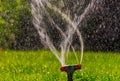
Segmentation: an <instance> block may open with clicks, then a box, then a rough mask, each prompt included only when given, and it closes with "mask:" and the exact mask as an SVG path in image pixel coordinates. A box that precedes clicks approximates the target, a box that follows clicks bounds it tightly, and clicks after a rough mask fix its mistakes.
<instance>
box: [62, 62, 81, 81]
mask: <svg viewBox="0 0 120 81" xmlns="http://www.w3.org/2000/svg"><path fill="white" fill-rule="evenodd" d="M78 69H81V64H76V65H66V66H62V67H61V68H60V70H61V71H65V72H67V75H68V81H73V79H72V76H73V73H74V71H76V70H78Z"/></svg>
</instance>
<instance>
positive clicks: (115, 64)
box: [0, 50, 120, 81]
mask: <svg viewBox="0 0 120 81" xmlns="http://www.w3.org/2000/svg"><path fill="white" fill-rule="evenodd" d="M71 59H72V58H71ZM71 61H72V60H71ZM60 67H61V64H60V63H59V61H58V60H57V59H56V58H55V56H54V55H53V54H52V53H51V52H50V51H45V50H36V51H15V50H0V81H67V76H66V73H64V72H61V71H60ZM119 69H120V53H114V52H113V53H112V52H85V53H84V58H83V63H82V69H81V70H79V71H76V72H75V73H74V81H120V71H119Z"/></svg>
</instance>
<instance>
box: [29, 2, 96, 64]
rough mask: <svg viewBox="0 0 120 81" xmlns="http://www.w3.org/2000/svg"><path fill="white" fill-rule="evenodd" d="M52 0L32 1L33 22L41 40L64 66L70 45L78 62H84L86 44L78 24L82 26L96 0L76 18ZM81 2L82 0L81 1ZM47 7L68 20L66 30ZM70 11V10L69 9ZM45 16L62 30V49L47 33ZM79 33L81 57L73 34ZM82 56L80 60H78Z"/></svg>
mask: <svg viewBox="0 0 120 81" xmlns="http://www.w3.org/2000/svg"><path fill="white" fill-rule="evenodd" d="M51 1H52V0H32V2H31V8H32V10H31V12H32V15H33V24H34V26H35V28H36V29H37V31H38V34H39V36H40V39H41V42H42V43H43V45H44V46H47V47H48V48H49V49H50V50H51V51H52V52H53V54H54V55H55V56H56V57H57V59H58V60H59V61H60V63H61V64H62V66H64V65H66V61H65V55H67V54H68V53H69V50H70V47H71V49H72V51H73V53H74V54H75V57H76V60H77V62H78V63H82V59H83V50H84V44H83V38H82V34H81V32H80V31H79V29H78V25H79V27H80V24H81V22H82V21H83V20H84V18H85V16H86V15H87V14H88V13H89V11H90V10H91V9H92V8H93V7H94V4H95V2H96V0H91V2H90V3H89V4H88V6H87V7H86V8H85V9H84V12H83V13H82V14H81V15H79V16H75V17H74V18H71V16H70V15H69V13H67V12H63V11H62V10H61V9H60V8H58V7H57V6H55V5H53V4H51ZM61 2H62V6H64V1H63V0H61ZM79 3H80V2H79ZM47 8H49V9H51V10H53V11H54V13H57V14H59V15H60V16H61V18H62V19H63V20H65V21H66V22H67V26H66V31H63V30H62V29H61V27H59V26H58V25H57V24H56V23H55V21H54V19H53V18H52V17H51V16H50V13H49V11H48V10H47ZM68 12H69V10H68ZM44 16H47V17H48V21H50V23H52V24H54V27H55V28H56V29H57V30H58V31H59V32H60V34H61V36H62V40H61V43H60V44H59V46H60V49H61V50H60V51H61V52H59V51H58V50H57V48H56V47H55V46H54V44H53V42H52V41H51V39H50V37H49V34H48V33H47V29H46V27H45V26H44V25H45V22H44V21H43V18H44ZM46 21H47V20H46ZM75 33H77V36H78V38H79V41H80V46H81V47H80V49H81V55H80V57H78V56H77V54H76V51H75V49H74V47H73V46H72V41H73V36H74V34H75ZM79 58H80V61H79V60H78V59H79Z"/></svg>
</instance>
